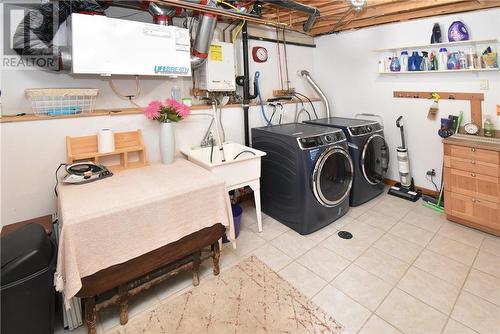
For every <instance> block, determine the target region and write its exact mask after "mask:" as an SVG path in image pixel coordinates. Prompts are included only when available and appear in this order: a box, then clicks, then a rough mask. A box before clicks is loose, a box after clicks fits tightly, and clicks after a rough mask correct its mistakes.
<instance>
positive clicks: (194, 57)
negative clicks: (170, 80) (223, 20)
mask: <svg viewBox="0 0 500 334" xmlns="http://www.w3.org/2000/svg"><path fill="white" fill-rule="evenodd" d="M207 6H208V7H215V6H216V3H215V1H213V0H211V1H209V2H208V3H207ZM216 26H217V16H216V15H214V14H211V13H204V14H203V15H202V18H201V21H200V22H199V23H198V27H197V29H196V36H195V39H194V42H193V48H192V51H191V68H193V69H197V68H198V67H200V66H201V65H203V63H205V61H206V60H207V58H208V51H209V48H210V44H211V43H212V38H213V37H214V31H215V27H216Z"/></svg>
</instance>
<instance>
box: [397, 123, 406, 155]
mask: <svg viewBox="0 0 500 334" xmlns="http://www.w3.org/2000/svg"><path fill="white" fill-rule="evenodd" d="M396 126H397V127H398V128H399V131H401V147H402V148H406V143H405V127H404V124H403V116H399V117H398V119H397V120H396Z"/></svg>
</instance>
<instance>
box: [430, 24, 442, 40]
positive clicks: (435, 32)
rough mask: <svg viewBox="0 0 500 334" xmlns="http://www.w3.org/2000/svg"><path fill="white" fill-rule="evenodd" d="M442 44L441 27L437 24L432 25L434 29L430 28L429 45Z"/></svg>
mask: <svg viewBox="0 0 500 334" xmlns="http://www.w3.org/2000/svg"><path fill="white" fill-rule="evenodd" d="M442 42H443V39H442V37H441V27H440V26H439V23H434V27H432V35H431V44H434V43H442Z"/></svg>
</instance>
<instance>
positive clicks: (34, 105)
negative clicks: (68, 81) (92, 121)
mask: <svg viewBox="0 0 500 334" xmlns="http://www.w3.org/2000/svg"><path fill="white" fill-rule="evenodd" d="M98 93H99V89H95V88H39V89H26V90H25V94H26V97H28V99H29V100H30V101H31V109H32V111H33V113H34V114H35V115H37V116H64V115H74V114H84V113H91V112H92V111H94V106H95V102H96V99H97V94H98Z"/></svg>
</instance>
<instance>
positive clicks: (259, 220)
mask: <svg viewBox="0 0 500 334" xmlns="http://www.w3.org/2000/svg"><path fill="white" fill-rule="evenodd" d="M248 186H249V187H250V188H252V190H253V197H254V200H255V214H256V215H257V226H258V227H259V232H262V211H261V209H260V179H259V180H255V181H252V182H250V183H249V184H248Z"/></svg>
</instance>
